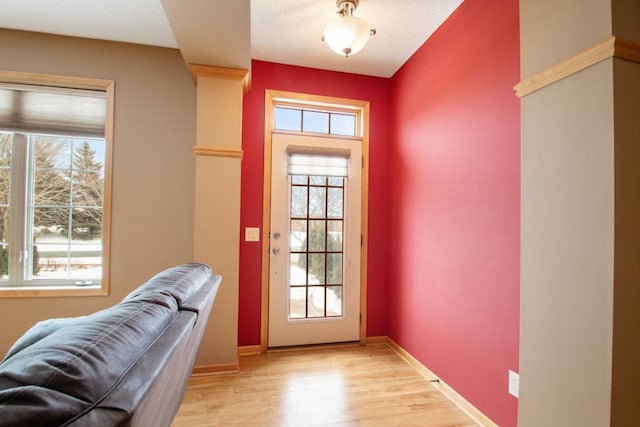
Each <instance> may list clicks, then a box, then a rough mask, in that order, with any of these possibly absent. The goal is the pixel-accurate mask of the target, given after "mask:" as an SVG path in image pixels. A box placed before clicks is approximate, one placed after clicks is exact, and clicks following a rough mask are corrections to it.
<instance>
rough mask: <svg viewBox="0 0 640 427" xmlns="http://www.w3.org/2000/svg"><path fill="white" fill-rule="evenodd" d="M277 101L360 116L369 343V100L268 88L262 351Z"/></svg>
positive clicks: (363, 300)
mask: <svg viewBox="0 0 640 427" xmlns="http://www.w3.org/2000/svg"><path fill="white" fill-rule="evenodd" d="M278 104H289V105H291V104H293V105H298V106H305V105H306V106H316V107H318V106H324V107H325V108H336V109H339V110H343V111H350V112H353V113H356V115H357V117H358V119H357V123H358V132H357V133H358V136H357V137H356V139H359V140H361V141H362V176H361V182H362V189H361V198H362V207H361V229H362V244H361V247H360V339H359V341H360V343H361V344H363V345H364V344H366V338H367V337H366V332H367V244H368V235H367V230H368V189H369V102H367V101H359V100H352V99H344V98H334V97H324V96H317V95H307V94H299V93H293V92H283V91H273V90H266V91H265V126H264V181H263V204H262V275H261V276H262V281H261V316H260V351H261V352H265V351H266V350H267V347H268V330H269V325H268V322H269V261H270V256H269V250H270V248H269V244H270V240H271V239H270V235H269V228H270V223H271V165H272V158H271V148H272V143H271V138H272V131H273V123H274V108H275V106H276V105H278Z"/></svg>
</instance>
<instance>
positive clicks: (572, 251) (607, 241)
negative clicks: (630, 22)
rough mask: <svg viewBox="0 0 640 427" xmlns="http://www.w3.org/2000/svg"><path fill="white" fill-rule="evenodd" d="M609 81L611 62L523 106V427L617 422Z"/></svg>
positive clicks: (557, 85) (595, 426) (597, 425)
mask: <svg viewBox="0 0 640 427" xmlns="http://www.w3.org/2000/svg"><path fill="white" fill-rule="evenodd" d="M611 81H612V65H611V60H608V61H607V62H603V63H600V64H598V65H597V66H594V67H591V68H589V69H587V70H584V71H583V72H581V73H579V74H578V75H574V76H572V77H571V78H567V79H564V80H562V81H559V82H557V83H554V84H553V85H551V86H549V87H547V88H544V89H542V90H539V91H537V92H534V93H532V94H530V95H528V96H526V97H525V98H524V99H523V102H522V118H523V121H522V218H521V221H522V223H521V233H522V235H521V244H522V248H521V259H522V261H521V293H520V298H521V305H520V309H521V314H520V316H521V320H520V324H521V333H520V401H519V405H518V412H519V416H518V419H519V425H520V426H523V427H526V426H532V427H533V426H542V425H544V426H546V427H553V426H578V425H579V426H581V427H588V426H593V427H601V426H605V425H607V423H608V420H609V400H610V385H611V380H610V377H611V340H612V338H611V330H612V313H613V308H612V306H613V116H612V114H611V111H612V105H613V88H612V85H611ZM587 88H588V89H587Z"/></svg>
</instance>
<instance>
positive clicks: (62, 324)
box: [0, 265, 212, 426]
mask: <svg viewBox="0 0 640 427" xmlns="http://www.w3.org/2000/svg"><path fill="white" fill-rule="evenodd" d="M211 274H212V273H211V270H210V269H209V268H208V267H206V266H202V265H192V266H190V267H185V268H180V267H177V268H173V269H169V270H166V271H164V272H162V273H160V274H158V275H156V276H155V277H154V278H152V279H151V280H149V281H148V282H147V283H145V284H144V285H142V287H141V288H140V289H139V290H136V291H134V292H132V293H131V294H130V295H129V296H127V297H126V298H125V299H124V300H123V301H122V302H121V303H120V304H118V305H116V306H113V307H110V308H107V309H105V310H102V311H99V312H97V313H94V314H92V315H89V316H84V317H79V318H73V319H56V320H54V321H51V322H43V323H42V324H41V325H40V326H36V327H34V328H33V330H32V331H30V332H29V333H27V334H26V335H27V336H26V337H25V338H24V339H21V340H19V341H18V343H16V346H14V347H15V348H12V351H10V353H9V355H8V356H7V357H6V358H5V360H4V361H3V362H2V364H0V414H1V415H0V418H2V420H1V422H2V423H4V422H8V424H7V425H29V426H37V425H62V424H64V423H65V422H67V421H69V420H70V418H73V417H74V416H78V414H81V413H83V412H84V411H87V410H90V409H91V408H93V407H94V406H95V405H96V404H97V403H98V402H100V401H102V400H104V399H105V397H106V396H108V395H109V394H110V393H111V392H112V391H113V390H114V389H115V388H116V387H117V386H118V384H119V383H120V381H121V380H122V378H123V377H124V376H125V375H126V374H127V372H128V371H129V370H130V369H131V368H132V366H134V365H135V363H136V362H137V361H138V360H139V359H140V358H141V357H144V355H145V352H146V351H147V350H148V349H149V348H150V347H151V346H153V345H154V343H155V342H156V341H157V340H159V339H160V338H161V337H162V336H163V333H164V332H165V330H166V329H167V328H168V327H170V326H171V325H172V323H174V321H175V319H176V318H178V316H179V305H180V304H181V303H182V302H183V301H186V300H187V299H188V298H189V297H190V296H192V295H193V294H194V293H195V292H197V291H198V290H199V289H201V288H202V286H203V284H204V283H206V282H207V280H209V278H210V277H211ZM26 409H29V410H26ZM43 414H46V416H44V418H43ZM43 423H44V424H43ZM3 425H4V424H3Z"/></svg>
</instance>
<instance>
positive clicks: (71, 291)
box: [0, 286, 109, 298]
mask: <svg viewBox="0 0 640 427" xmlns="http://www.w3.org/2000/svg"><path fill="white" fill-rule="evenodd" d="M107 295H109V291H108V290H107V289H106V288H104V287H101V286H90V287H89V286H88V287H78V286H28V287H26V286H23V287H0V298H55V297H88V296H107Z"/></svg>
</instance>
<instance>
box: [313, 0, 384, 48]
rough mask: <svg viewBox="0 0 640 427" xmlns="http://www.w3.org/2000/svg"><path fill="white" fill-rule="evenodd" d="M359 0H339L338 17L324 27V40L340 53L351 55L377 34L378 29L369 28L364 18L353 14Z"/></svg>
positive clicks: (337, 3)
mask: <svg viewBox="0 0 640 427" xmlns="http://www.w3.org/2000/svg"><path fill="white" fill-rule="evenodd" d="M358 4H359V1H358V0H337V1H336V6H337V8H338V12H337V14H338V17H337V18H335V19H334V20H332V21H330V22H329V23H328V24H327V25H326V27H324V36H323V37H322V41H324V42H326V43H327V45H328V46H329V48H331V50H332V51H334V52H335V53H337V54H338V55H344V56H345V57H347V58H348V57H349V55H353V54H356V53H358V52H359V51H360V50H361V49H362V48H363V47H364V45H365V44H367V41H369V37H371V36H373V35H375V33H376V30H375V29H371V28H369V24H367V21H365V20H364V19H360V18H356V17H355V16H353V11H354V10H356V7H358Z"/></svg>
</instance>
